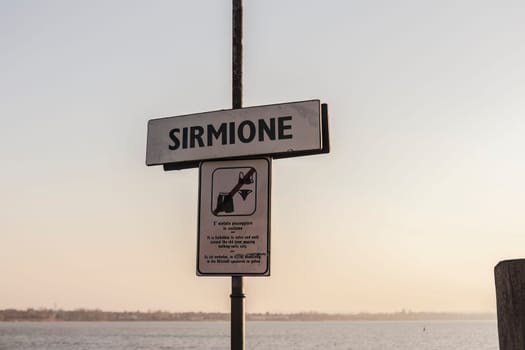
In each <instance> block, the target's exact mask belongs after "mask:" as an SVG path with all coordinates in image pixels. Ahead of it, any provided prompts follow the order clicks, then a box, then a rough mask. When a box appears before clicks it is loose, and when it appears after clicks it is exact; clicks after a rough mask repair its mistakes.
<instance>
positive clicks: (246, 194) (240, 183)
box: [197, 158, 271, 276]
mask: <svg viewBox="0 0 525 350" xmlns="http://www.w3.org/2000/svg"><path fill="white" fill-rule="evenodd" d="M270 178H271V160H270V159H269V158H256V159H246V160H232V161H212V162H203V163H202V164H201V166H200V179H199V228H198V242H197V243H198V244H197V245H198V249H197V250H198V252H197V274H198V275H233V276H234V275H265V276H268V275H269V274H270V256H269V255H270V182H271V181H270Z"/></svg>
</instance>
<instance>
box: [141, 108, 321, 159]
mask: <svg viewBox="0 0 525 350" xmlns="http://www.w3.org/2000/svg"><path fill="white" fill-rule="evenodd" d="M322 143H323V141H322V121H321V107H320V101H319V100H311V101H302V102H291V103H283V104H275V105H267V106H258V107H248V108H241V109H231V110H222V111H216V112H207V113H198V114H191V115H184V116H178V117H170V118H161V119H152V120H150V121H149V123H148V140H147V149H146V164H147V165H160V164H174V163H184V162H186V163H188V162H195V161H201V160H213V159H220V158H233V157H243V156H257V155H259V156H261V155H288V154H295V153H296V154H299V155H304V154H315V153H321V152H322V151H323V144H322Z"/></svg>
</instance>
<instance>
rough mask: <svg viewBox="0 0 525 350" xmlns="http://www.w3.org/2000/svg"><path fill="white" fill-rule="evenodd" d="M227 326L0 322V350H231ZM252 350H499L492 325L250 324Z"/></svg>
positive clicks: (143, 323) (201, 323) (446, 322)
mask: <svg viewBox="0 0 525 350" xmlns="http://www.w3.org/2000/svg"><path fill="white" fill-rule="evenodd" d="M229 334H230V324H229V323H228V322H56V323H52V322H49V323H46V322H44V323H38V322H0V350H37V349H38V350H41V349H49V350H95V349H96V350H106V349H107V350H139V349H148V350H151V349H162V350H169V349H188V350H189V349H197V350H198V349H216V350H227V349H230V338H229ZM246 349H250V350H263V349H264V350H292V349H297V350H313V349H319V350H321V349H322V350H332V349H333V350H335V349H337V350H339V349H341V350H343V349H344V350H387V349H388V350H411V349H414V350H447V349H450V350H498V334H497V325H496V322H495V321H413V322H405V321H402V322H396V321H392V322H379V321H374V322H365V321H349V322H346V321H341V322H248V323H247V324H246Z"/></svg>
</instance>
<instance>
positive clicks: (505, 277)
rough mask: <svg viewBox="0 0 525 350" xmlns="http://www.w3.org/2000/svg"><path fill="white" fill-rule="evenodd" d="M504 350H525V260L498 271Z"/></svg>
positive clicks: (501, 265)
mask: <svg viewBox="0 0 525 350" xmlns="http://www.w3.org/2000/svg"><path fill="white" fill-rule="evenodd" d="M494 277H495V280H496V302H497V308H498V333H499V347H500V350H525V259H517V260H504V261H500V262H499V263H498V264H497V265H496V267H495V268H494Z"/></svg>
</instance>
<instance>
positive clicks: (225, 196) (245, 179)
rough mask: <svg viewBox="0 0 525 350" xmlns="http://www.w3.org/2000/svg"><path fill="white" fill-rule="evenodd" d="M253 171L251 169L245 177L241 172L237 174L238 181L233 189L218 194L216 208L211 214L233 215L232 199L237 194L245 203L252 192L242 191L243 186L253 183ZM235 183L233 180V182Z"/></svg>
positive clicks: (248, 190) (249, 190)
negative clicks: (223, 213)
mask: <svg viewBox="0 0 525 350" xmlns="http://www.w3.org/2000/svg"><path fill="white" fill-rule="evenodd" d="M254 174H255V169H254V168H251V169H250V170H249V171H248V172H247V173H246V175H245V174H244V173H243V172H242V171H241V172H239V179H238V181H237V184H236V185H235V186H234V187H233V189H232V190H231V191H230V192H219V193H218V195H217V207H216V208H215V209H214V210H213V214H214V215H217V214H218V213H221V212H225V213H233V212H234V211H235V206H234V200H233V199H234V197H235V195H236V194H237V192H238V193H239V194H240V196H241V198H242V200H243V201H245V200H246V199H247V198H248V196H249V195H250V193H252V192H253V190H251V189H242V186H244V185H250V184H252V183H254ZM234 181H235V180H234Z"/></svg>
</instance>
